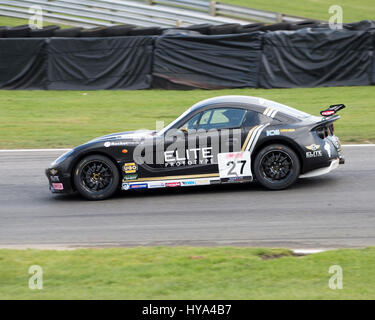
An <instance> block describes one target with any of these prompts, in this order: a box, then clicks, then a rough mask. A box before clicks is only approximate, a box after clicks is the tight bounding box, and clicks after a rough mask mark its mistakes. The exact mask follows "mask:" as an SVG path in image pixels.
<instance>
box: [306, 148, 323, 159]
mask: <svg viewBox="0 0 375 320" xmlns="http://www.w3.org/2000/svg"><path fill="white" fill-rule="evenodd" d="M322 156H323V153H322V150H317V151H309V152H306V158H317V157H322Z"/></svg>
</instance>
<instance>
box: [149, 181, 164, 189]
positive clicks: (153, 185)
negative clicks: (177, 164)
mask: <svg viewBox="0 0 375 320" xmlns="http://www.w3.org/2000/svg"><path fill="white" fill-rule="evenodd" d="M164 187H165V183H164V182H150V183H149V184H148V188H149V189H152V188H164Z"/></svg>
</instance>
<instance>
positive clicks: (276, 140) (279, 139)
mask: <svg viewBox="0 0 375 320" xmlns="http://www.w3.org/2000/svg"><path fill="white" fill-rule="evenodd" d="M271 144H283V145H285V146H287V147H289V148H291V149H292V150H293V151H294V152H295V153H296V155H297V157H298V160H299V162H300V166H301V173H302V172H304V165H305V163H304V161H303V152H302V150H301V147H300V146H299V145H298V144H297V143H296V142H295V141H293V140H292V139H288V138H283V137H277V138H270V139H266V140H264V141H262V142H261V143H259V144H258V145H256V147H255V149H254V151H253V153H252V155H251V163H252V164H254V159H255V157H256V155H257V154H258V152H259V151H260V150H262V149H263V148H265V147H267V146H269V145H271ZM252 170H253V168H252Z"/></svg>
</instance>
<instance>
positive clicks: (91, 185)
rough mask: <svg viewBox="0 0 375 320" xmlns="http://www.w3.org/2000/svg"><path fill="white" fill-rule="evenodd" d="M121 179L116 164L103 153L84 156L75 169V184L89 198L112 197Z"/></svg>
mask: <svg viewBox="0 0 375 320" xmlns="http://www.w3.org/2000/svg"><path fill="white" fill-rule="evenodd" d="M119 181H120V174H119V171H118V169H117V167H116V165H115V164H114V163H113V162H112V161H111V160H110V159H109V158H107V157H104V156H101V155H90V156H87V157H85V158H83V159H82V160H81V161H80V162H79V163H78V165H77V166H76V169H75V170H74V185H75V187H76V188H77V191H78V192H79V193H80V194H81V195H82V196H84V197H85V198H86V199H89V200H104V199H107V198H109V197H111V196H112V195H113V194H114V193H115V192H116V190H117V188H118V186H119Z"/></svg>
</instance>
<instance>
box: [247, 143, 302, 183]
mask: <svg viewBox="0 0 375 320" xmlns="http://www.w3.org/2000/svg"><path fill="white" fill-rule="evenodd" d="M299 174H300V161H299V159H298V157H297V155H296V153H295V152H294V151H293V150H292V149H291V148H289V147H287V146H284V145H282V144H273V145H270V146H267V147H265V148H263V149H262V150H260V152H259V153H258V154H257V155H256V157H255V162H254V175H255V178H256V180H257V181H259V183H260V184H261V185H263V186H264V187H266V188H268V189H271V190H281V189H285V188H287V187H289V186H290V185H292V184H293V183H294V182H295V181H296V180H297V179H298V176H299Z"/></svg>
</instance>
